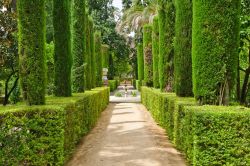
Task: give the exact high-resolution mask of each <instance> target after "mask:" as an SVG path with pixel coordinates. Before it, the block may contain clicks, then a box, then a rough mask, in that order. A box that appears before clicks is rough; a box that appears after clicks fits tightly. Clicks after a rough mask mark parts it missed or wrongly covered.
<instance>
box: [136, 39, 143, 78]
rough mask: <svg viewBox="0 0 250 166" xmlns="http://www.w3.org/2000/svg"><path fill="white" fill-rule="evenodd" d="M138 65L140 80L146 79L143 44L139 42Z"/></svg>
mask: <svg viewBox="0 0 250 166" xmlns="http://www.w3.org/2000/svg"><path fill="white" fill-rule="evenodd" d="M137 66H138V79H139V80H140V82H141V81H142V80H143V79H144V56H143V45H142V44H141V43H139V44H137Z"/></svg>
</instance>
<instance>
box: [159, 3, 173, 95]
mask: <svg viewBox="0 0 250 166" xmlns="http://www.w3.org/2000/svg"><path fill="white" fill-rule="evenodd" d="M158 6H159V8H158V16H159V64H158V65H159V81H160V89H161V91H167V92H172V91H173V90H174V89H173V88H174V87H173V85H174V76H173V74H174V66H173V58H174V47H173V42H174V22H175V10H174V4H173V1H172V0H158Z"/></svg>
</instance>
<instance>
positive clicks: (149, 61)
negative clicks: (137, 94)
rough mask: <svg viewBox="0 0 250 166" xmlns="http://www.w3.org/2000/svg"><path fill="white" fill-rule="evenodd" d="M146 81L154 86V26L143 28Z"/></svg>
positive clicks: (148, 84)
mask: <svg viewBox="0 0 250 166" xmlns="http://www.w3.org/2000/svg"><path fill="white" fill-rule="evenodd" d="M143 54H144V81H145V83H146V85H147V86H153V56H152V25H148V24H147V25H144V27H143Z"/></svg>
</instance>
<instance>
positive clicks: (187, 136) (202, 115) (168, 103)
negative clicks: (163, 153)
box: [141, 87, 250, 166]
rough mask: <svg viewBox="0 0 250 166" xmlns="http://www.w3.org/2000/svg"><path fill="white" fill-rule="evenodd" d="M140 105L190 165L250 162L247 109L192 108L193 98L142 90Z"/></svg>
mask: <svg viewBox="0 0 250 166" xmlns="http://www.w3.org/2000/svg"><path fill="white" fill-rule="evenodd" d="M141 95H142V103H143V104H144V105H145V106H146V107H147V109H148V110H149V111H150V112H151V114H152V116H153V118H154V119H155V120H156V121H157V122H158V123H159V124H160V125H161V126H162V127H163V128H165V129H166V131H167V134H168V137H169V138H170V140H171V141H172V142H173V143H174V144H175V145H176V146H177V148H178V149H179V150H181V151H182V152H184V153H185V154H186V158H187V159H188V161H189V162H190V164H191V165H194V166H196V165H202V166H203V165H204V166H210V165H244V166H247V165H249V163H250V142H249V136H250V126H249V125H248V124H249V123H250V109H248V108H245V107H236V106H231V107H223V106H195V105H196V102H195V100H194V98H183V97H177V96H175V94H173V93H161V92H160V91H159V90H156V89H152V88H148V87H142V90H141Z"/></svg>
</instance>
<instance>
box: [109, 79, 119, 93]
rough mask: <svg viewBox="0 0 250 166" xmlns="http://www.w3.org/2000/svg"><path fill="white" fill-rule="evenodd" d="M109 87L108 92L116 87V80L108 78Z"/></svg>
mask: <svg viewBox="0 0 250 166" xmlns="http://www.w3.org/2000/svg"><path fill="white" fill-rule="evenodd" d="M108 85H109V88H110V92H113V91H114V90H116V89H117V86H118V84H117V80H109V84H108Z"/></svg>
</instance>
